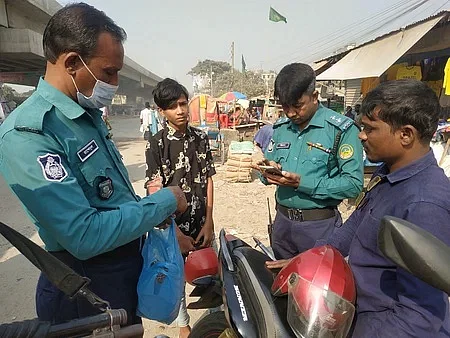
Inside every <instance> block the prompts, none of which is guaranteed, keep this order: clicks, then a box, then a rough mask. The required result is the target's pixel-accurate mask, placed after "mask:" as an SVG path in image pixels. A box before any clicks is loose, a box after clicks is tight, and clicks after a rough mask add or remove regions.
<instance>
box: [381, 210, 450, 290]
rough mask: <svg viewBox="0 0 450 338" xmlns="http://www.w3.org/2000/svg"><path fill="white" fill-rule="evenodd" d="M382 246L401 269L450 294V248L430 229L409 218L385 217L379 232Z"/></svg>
mask: <svg viewBox="0 0 450 338" xmlns="http://www.w3.org/2000/svg"><path fill="white" fill-rule="evenodd" d="M378 247H379V248H380V250H381V252H382V253H383V254H384V255H385V256H386V257H387V258H389V259H391V260H392V261H393V262H394V263H395V264H397V265H398V266H400V267H401V268H403V269H405V270H406V271H408V272H410V273H411V274H413V275H414V276H416V277H417V278H420V279H421V280H423V281H424V282H426V283H428V284H430V285H431V286H433V287H435V288H437V289H440V290H442V291H444V292H446V293H447V294H450V269H448V259H449V258H450V247H449V246H447V245H446V244H445V243H444V242H442V241H440V240H439V239H437V238H436V237H434V236H433V235H432V234H430V233H429V232H427V231H425V230H423V229H421V228H419V227H418V226H416V225H414V224H412V223H410V222H407V221H405V220H402V219H399V218H396V217H392V216H385V217H383V218H382V219H381V226H380V230H379V232H378Z"/></svg>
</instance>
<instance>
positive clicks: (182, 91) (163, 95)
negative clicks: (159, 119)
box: [153, 78, 189, 110]
mask: <svg viewBox="0 0 450 338" xmlns="http://www.w3.org/2000/svg"><path fill="white" fill-rule="evenodd" d="M182 95H184V96H185V97H186V100H188V99H189V94H188V91H187V89H186V87H184V86H183V85H182V84H180V83H178V82H177V81H175V80H173V79H169V78H165V79H164V80H162V81H161V82H158V84H157V85H156V88H155V89H153V99H154V100H155V103H156V105H157V106H158V107H159V108H161V109H162V110H165V109H168V108H169V107H170V106H172V105H173V104H174V103H175V102H177V100H178V99H179V98H180V97H181V96H182Z"/></svg>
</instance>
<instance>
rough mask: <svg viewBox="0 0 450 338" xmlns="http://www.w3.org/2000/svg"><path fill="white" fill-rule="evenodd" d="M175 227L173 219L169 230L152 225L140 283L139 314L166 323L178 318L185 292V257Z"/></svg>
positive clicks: (146, 243)
mask: <svg viewBox="0 0 450 338" xmlns="http://www.w3.org/2000/svg"><path fill="white" fill-rule="evenodd" d="M175 227H176V224H175V221H172V224H171V225H170V226H169V227H167V228H166V229H164V230H162V229H158V228H153V229H152V230H151V231H150V232H149V233H148V237H147V239H146V240H145V244H144V248H143V249H142V256H143V258H144V264H143V267H142V272H141V275H140V277H139V282H138V286H137V293H138V306H137V315H138V316H140V317H144V318H148V319H152V320H157V321H158V322H161V323H165V324H170V323H172V322H173V321H174V320H175V319H176V318H177V316H178V311H179V308H180V301H181V296H182V294H183V292H184V260H183V257H182V256H181V252H180V248H179V246H178V241H177V237H176V230H175Z"/></svg>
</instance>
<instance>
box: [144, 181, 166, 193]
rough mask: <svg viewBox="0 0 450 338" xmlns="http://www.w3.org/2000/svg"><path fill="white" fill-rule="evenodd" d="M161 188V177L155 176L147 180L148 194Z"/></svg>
mask: <svg viewBox="0 0 450 338" xmlns="http://www.w3.org/2000/svg"><path fill="white" fill-rule="evenodd" d="M162 188H163V184H162V178H161V177H157V178H155V179H153V180H151V181H148V182H147V194H148V195H151V194H153V193H155V192H157V191H158V190H161V189H162Z"/></svg>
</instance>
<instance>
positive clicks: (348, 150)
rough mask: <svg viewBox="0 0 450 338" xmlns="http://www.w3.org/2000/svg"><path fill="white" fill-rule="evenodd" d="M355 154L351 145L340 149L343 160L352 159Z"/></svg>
mask: <svg viewBox="0 0 450 338" xmlns="http://www.w3.org/2000/svg"><path fill="white" fill-rule="evenodd" d="M353 153H354V150H353V147H352V146H351V145H350V144H343V145H341V146H340V147H339V157H340V158H341V159H343V160H348V159H350V158H352V156H353Z"/></svg>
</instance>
